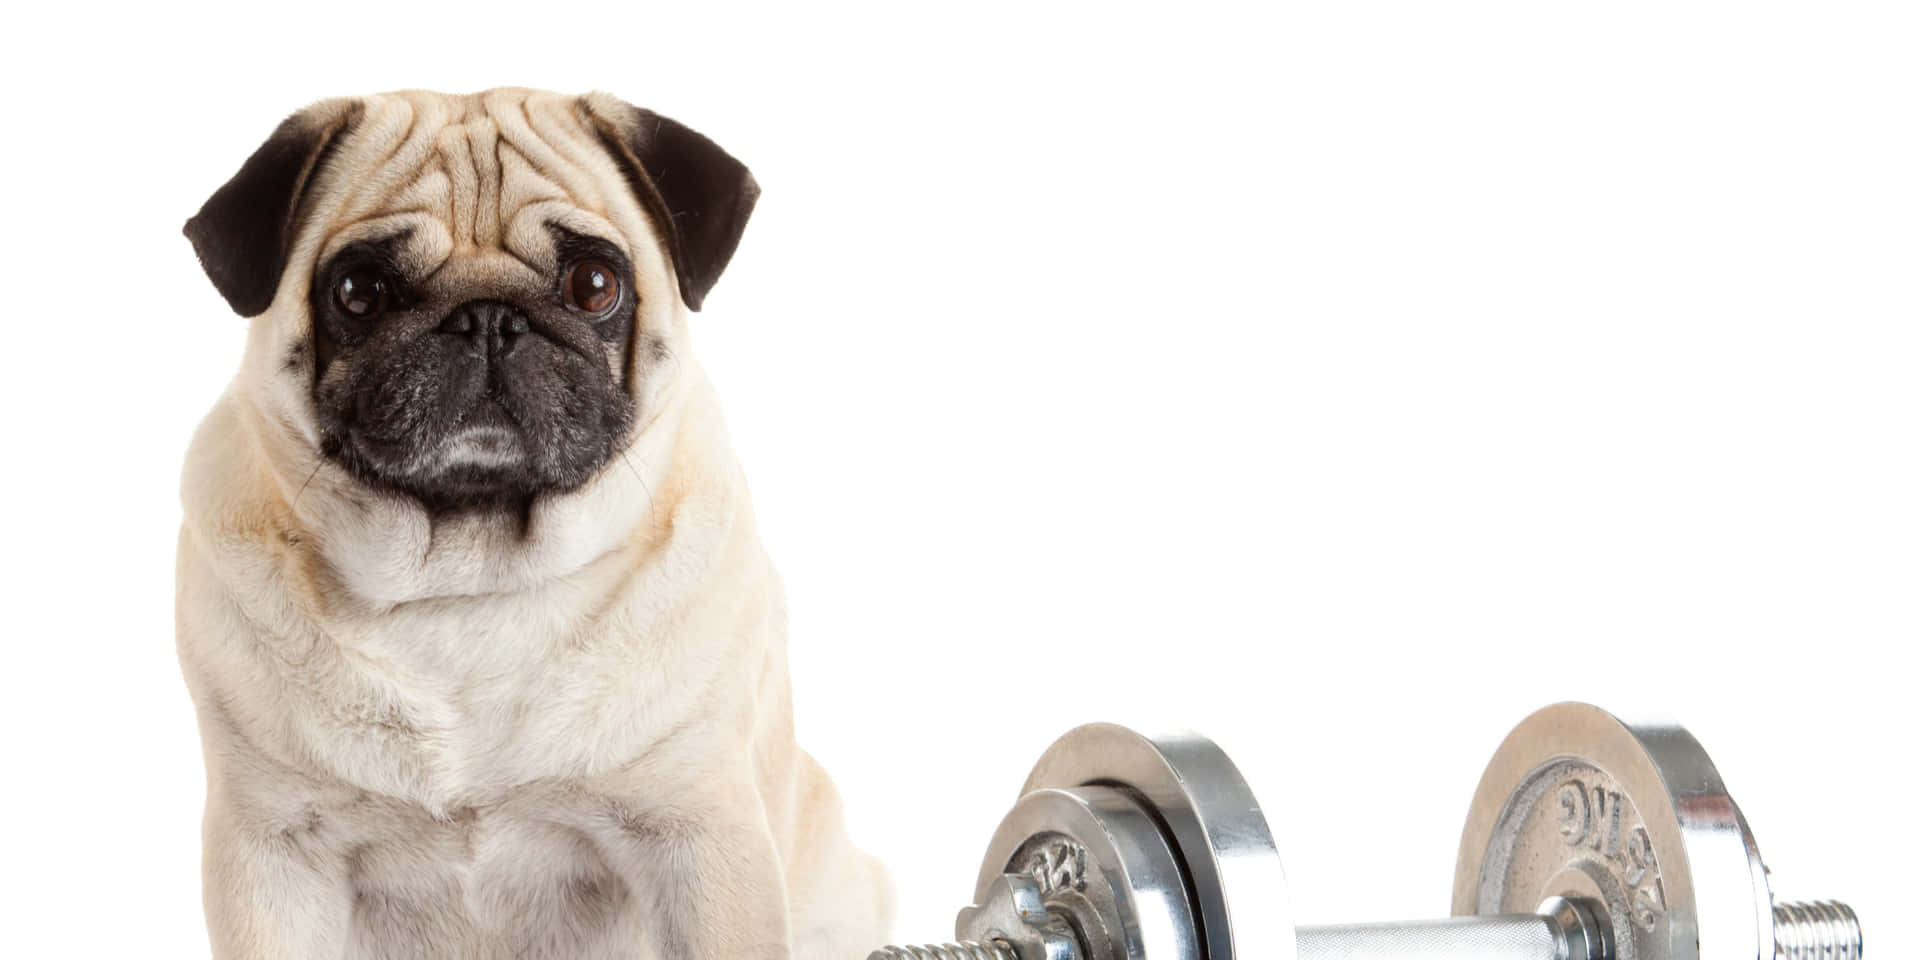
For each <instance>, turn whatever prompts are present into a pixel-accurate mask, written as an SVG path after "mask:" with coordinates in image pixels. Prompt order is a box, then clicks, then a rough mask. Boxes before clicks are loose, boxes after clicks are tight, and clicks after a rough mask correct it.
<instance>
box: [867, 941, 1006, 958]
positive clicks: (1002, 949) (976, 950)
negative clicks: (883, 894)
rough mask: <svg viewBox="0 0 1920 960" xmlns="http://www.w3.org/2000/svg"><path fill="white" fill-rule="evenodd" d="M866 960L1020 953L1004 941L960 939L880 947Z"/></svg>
mask: <svg viewBox="0 0 1920 960" xmlns="http://www.w3.org/2000/svg"><path fill="white" fill-rule="evenodd" d="M867 960H1020V955H1019V954H1018V953H1015V952H1014V950H1013V947H1012V946H1011V945H1009V944H1008V943H1006V942H1005V941H1001V940H988V941H986V942H985V943H980V942H977V941H973V940H960V941H956V942H954V943H929V944H926V945H924V946H918V947H911V946H909V947H881V948H880V949H878V950H875V951H874V952H872V953H870V954H867Z"/></svg>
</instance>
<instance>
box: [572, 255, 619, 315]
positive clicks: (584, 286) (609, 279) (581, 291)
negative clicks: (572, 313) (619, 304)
mask: <svg viewBox="0 0 1920 960" xmlns="http://www.w3.org/2000/svg"><path fill="white" fill-rule="evenodd" d="M560 291H561V293H562V294H563V295H564V296H565V297H566V298H567V306H569V307H572V308H574V309H575V310H580V311H584V312H586V313H603V312H605V311H606V310H607V308H609V307H611V306H613V302H614V301H615V300H618V299H620V277H619V275H618V274H616V273H614V272H613V268H612V267H609V266H607V265H606V264H604V263H601V262H600V261H598V260H582V261H580V262H579V263H576V264H574V265H573V268H572V269H570V270H568V271H567V275H566V277H565V278H564V279H563V280H562V281H561V283H560Z"/></svg>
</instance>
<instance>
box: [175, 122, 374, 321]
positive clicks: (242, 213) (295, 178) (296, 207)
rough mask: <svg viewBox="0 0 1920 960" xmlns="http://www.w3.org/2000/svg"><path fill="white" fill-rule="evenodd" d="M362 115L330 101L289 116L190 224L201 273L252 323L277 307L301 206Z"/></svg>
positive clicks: (189, 238)
mask: <svg viewBox="0 0 1920 960" xmlns="http://www.w3.org/2000/svg"><path fill="white" fill-rule="evenodd" d="M359 115H360V104H359V103H358V102H356V101H347V100H329V101H323V102H321V103H318V104H315V105H314V106H312V107H309V108H307V109H305V110H302V111H300V112H299V113H296V114H294V115H293V116H291V117H288V118H287V119H286V120H284V121H282V122H281V123H280V126H279V128H278V129H276V130H274V131H273V136H271V137H268V138H267V142H266V143H263V144H261V145H260V148H259V149H258V150H255V151H254V152H253V156H251V157H248V158H247V162H246V163H245V164H243V165H242V166H241V167H240V172H239V173H236V174H234V175H233V179H231V180H228V181H227V182H226V184H225V185H224V186H222V187H221V188H220V189H218V190H216V191H214V193H213V196H211V197H208V198H207V202H206V204H205V205H203V206H201V208H200V212H199V213H196V214H194V215H193V219H191V220H188V221H187V226H186V229H185V231H184V232H185V233H186V235H187V239H188V240H191V241H193V252H194V253H195V254H197V255H198V256H199V257H200V266H201V268H202V269H204V270H206V271H207V279H209V280H212V281H213V286H214V289H216V290H219V291H220V295H221V296H223V297H226V298H227V303H228V304H229V305H230V306H232V307H233V312H235V313H237V314H239V315H241V316H243V317H251V316H254V315H255V314H258V313H264V312H265V311H266V309H267V307H269V306H271V305H272V304H273V293H274V290H276V289H278V288H279V286H280V273H281V272H282V271H283V270H285V269H286V267H287V254H288V252H289V250H290V249H291V248H292V246H293V237H294V231H295V227H296V226H297V225H298V222H299V214H300V199H301V197H302V196H303V195H304V194H305V193H306V190H307V186H308V185H309V184H311V183H312V182H313V179H314V175H315V174H316V173H318V172H319V170H320V165H321V164H322V163H323V162H325V160H326V158H327V154H328V152H329V150H330V148H331V147H332V146H333V145H334V144H337V143H338V142H339V141H340V134H341V133H342V132H344V131H346V130H347V129H348V128H350V127H351V126H352V125H353V122H354V121H355V120H356V119H358V118H359Z"/></svg>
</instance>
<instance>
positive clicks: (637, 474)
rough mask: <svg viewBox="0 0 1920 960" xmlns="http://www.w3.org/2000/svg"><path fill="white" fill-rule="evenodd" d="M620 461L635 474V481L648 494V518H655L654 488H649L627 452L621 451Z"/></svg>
mask: <svg viewBox="0 0 1920 960" xmlns="http://www.w3.org/2000/svg"><path fill="white" fill-rule="evenodd" d="M620 461H621V462H622V463H625V464H626V465H627V469H628V470H631V471H632V472H633V478H634V479H635V480H638V481H640V489H642V490H645V491H646V492H647V516H649V517H651V516H653V512H654V507H655V505H654V502H653V488H652V487H649V486H647V478H646V477H643V476H641V475H640V470H639V469H638V468H637V467H635V466H634V465H633V460H632V459H631V458H630V457H628V456H627V452H626V451H625V450H622V451H620Z"/></svg>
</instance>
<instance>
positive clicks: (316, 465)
mask: <svg viewBox="0 0 1920 960" xmlns="http://www.w3.org/2000/svg"><path fill="white" fill-rule="evenodd" d="M326 465H327V461H326V460H324V459H321V460H315V461H314V462H313V472H312V473H309V474H307V479H305V480H302V481H300V489H299V490H296V491H294V494H293V503H292V504H290V505H288V507H287V509H288V510H290V511H291V510H293V509H294V508H296V507H298V506H300V497H301V495H302V494H305V493H306V492H307V484H310V483H312V482H313V478H314V477H317V476H319V475H320V468H321V467H324V466H326Z"/></svg>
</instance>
